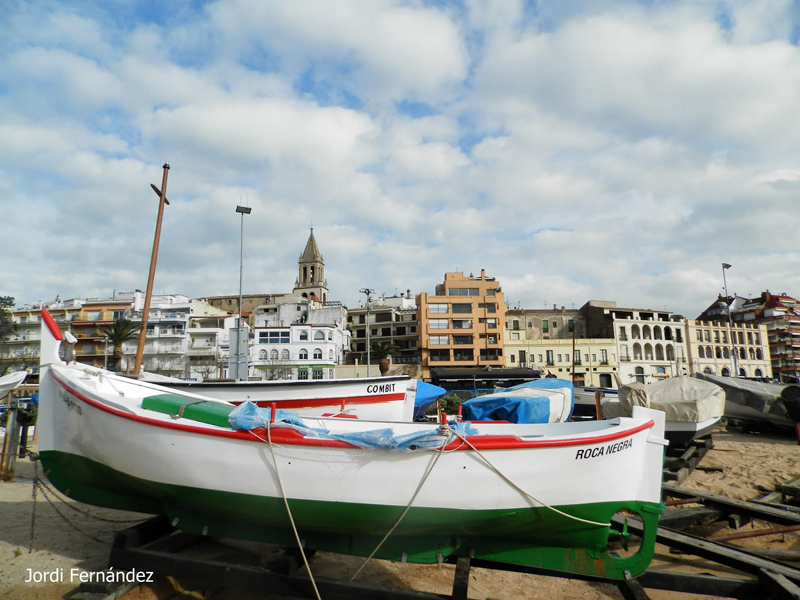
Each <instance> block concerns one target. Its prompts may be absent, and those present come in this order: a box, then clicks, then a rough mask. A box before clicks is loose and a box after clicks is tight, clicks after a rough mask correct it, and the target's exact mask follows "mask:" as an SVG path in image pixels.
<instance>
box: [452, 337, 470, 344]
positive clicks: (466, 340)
mask: <svg viewBox="0 0 800 600" xmlns="http://www.w3.org/2000/svg"><path fill="white" fill-rule="evenodd" d="M453 344H460V345H462V346H463V345H465V344H466V345H472V336H471V335H454V336H453Z"/></svg>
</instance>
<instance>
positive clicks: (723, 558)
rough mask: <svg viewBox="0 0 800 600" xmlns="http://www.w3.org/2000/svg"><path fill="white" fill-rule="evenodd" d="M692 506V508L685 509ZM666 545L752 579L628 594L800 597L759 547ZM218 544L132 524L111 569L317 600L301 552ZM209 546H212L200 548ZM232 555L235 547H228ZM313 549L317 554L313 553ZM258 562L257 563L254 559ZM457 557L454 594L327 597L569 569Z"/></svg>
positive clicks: (764, 510) (650, 583)
mask: <svg viewBox="0 0 800 600" xmlns="http://www.w3.org/2000/svg"><path fill="white" fill-rule="evenodd" d="M666 488H667V489H666V492H665V493H666V494H667V495H672V494H675V495H676V496H678V497H682V496H684V495H685V494H688V493H689V492H694V490H684V489H681V488H679V487H678V486H671V485H669V484H667V486H666ZM705 496H706V497H704V498H699V500H700V501H702V502H709V503H710V504H713V505H717V506H720V507H722V508H723V510H720V509H712V510H715V511H716V512H717V514H719V515H724V514H728V512H729V511H732V510H736V511H738V512H749V513H750V514H751V516H753V517H755V516H757V517H758V518H759V519H765V520H771V521H773V522H776V523H798V522H800V515H796V514H791V513H789V512H788V511H781V510H780V509H775V508H774V507H763V506H759V505H757V504H755V503H750V502H742V501H736V500H732V499H729V498H724V497H721V496H714V495H712V494H706V495H705ZM681 510H692V509H681ZM626 521H627V523H626V525H625V527H626V528H627V530H628V532H629V533H633V534H634V535H640V534H641V533H642V531H641V522H640V521H638V520H637V519H635V518H630V517H629V518H627V519H626ZM615 525H616V527H617V528H618V529H619V530H622V528H623V523H622V521H621V520H619V519H615ZM657 537H658V542H659V543H661V544H664V545H666V546H668V547H670V548H672V549H675V550H678V551H680V552H683V553H686V554H691V555H694V556H698V557H701V558H704V559H706V560H709V561H712V562H716V563H718V564H720V565H725V566H728V567H732V568H734V569H737V570H739V571H742V572H743V573H745V574H747V575H750V577H744V578H743V577H720V576H717V575H708V574H692V573H680V572H673V571H665V570H659V569H648V570H647V571H645V572H644V573H642V574H641V575H639V576H638V577H636V578H635V579H633V578H630V579H628V580H623V581H619V582H617V586H618V588H619V589H620V592H621V593H622V595H623V597H625V598H626V599H632V600H646V599H647V598H649V596H648V595H647V591H646V590H647V589H648V588H649V589H659V590H667V591H673V592H679V593H693V594H705V595H714V596H725V597H730V598H741V599H749V598H757V597H760V598H763V599H764V600H769V599H775V600H778V599H783V598H787V599H788V598H793V599H797V598H800V568H797V567H794V566H791V565H789V564H786V563H784V562H780V561H779V560H774V559H770V558H767V557H764V556H760V555H758V554H756V553H754V552H750V551H746V550H742V549H739V548H732V547H730V546H727V545H724V544H720V543H716V542H713V541H710V540H707V539H703V538H698V537H696V536H691V535H688V534H685V533H681V532H679V531H675V530H673V529H668V528H666V527H659V528H658V532H657ZM217 543H218V542H217V541H216V540H214V539H213V538H209V537H205V536H201V535H196V534H188V533H185V532H180V531H177V530H175V529H173V528H172V526H171V525H170V523H169V522H168V520H167V519H165V518H155V519H152V520H150V521H147V522H145V523H142V524H139V525H137V526H135V527H132V528H130V529H126V530H124V531H121V532H119V533H118V534H117V535H116V537H115V539H114V544H113V547H112V550H111V556H110V560H109V566H111V567H113V568H115V569H118V570H129V569H136V570H137V571H152V572H154V573H155V574H156V575H161V576H166V575H169V576H172V577H177V578H179V579H181V580H186V581H189V582H191V583H192V584H194V585H199V586H202V587H204V588H206V589H224V588H234V589H240V590H245V591H253V592H260V593H262V594H263V593H264V592H265V591H268V592H269V593H270V594H275V595H281V596H288V597H298V598H313V597H314V591H313V588H312V585H311V580H310V579H309V578H308V577H307V575H306V574H305V573H303V572H301V571H299V566H300V565H301V564H302V563H301V561H300V559H299V553H298V552H297V551H296V550H295V549H284V553H283V555H282V556H280V557H279V558H277V559H275V560H273V561H272V562H271V563H269V564H268V565H266V566H253V565H251V564H247V561H241V562H230V561H223V560H219V559H218V558H206V556H209V557H211V556H218V555H219V554H220V553H219V548H218V547H217V548H215V546H214V545H215V544H217ZM203 545H205V546H207V548H206V551H205V552H203V551H202V550H198V547H199V546H203ZM226 554H227V555H230V549H229V548H228V549H227V551H226ZM307 554H313V551H307ZM250 562H252V560H251V561H250ZM449 562H455V563H456V569H455V571H454V575H453V588H452V593H451V594H450V595H441V594H433V593H428V592H419V591H415V590H402V589H397V588H385V587H382V586H376V585H373V584H368V583H362V582H358V581H348V580H345V579H335V578H327V577H318V576H317V577H315V581H316V585H317V588H318V590H319V592H320V596H321V597H322V598H325V599H326V600H345V599H354V600H358V599H361V598H364V599H366V598H370V599H372V598H385V599H388V600H444V599H447V598H450V599H452V600H466V599H467V598H468V592H469V590H468V586H469V573H470V568H471V567H473V566H474V567H479V568H483V569H493V570H496V571H509V572H518V573H529V574H534V575H545V576H557V577H565V576H567V575H565V573H563V572H558V571H552V570H548V569H543V568H540V567H529V566H523V565H516V564H504V563H498V562H494V561H486V560H481V559H474V558H469V557H460V558H457V559H453V560H452V561H449ZM569 577H571V578H573V579H576V580H584V581H597V582H600V581H604V582H606V583H608V579H603V578H599V577H594V576H591V575H581V574H573V575H569Z"/></svg>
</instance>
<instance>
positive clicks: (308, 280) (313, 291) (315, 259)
mask: <svg viewBox="0 0 800 600" xmlns="http://www.w3.org/2000/svg"><path fill="white" fill-rule="evenodd" d="M297 264H298V268H299V273H298V276H297V281H295V285H294V290H292V292H293V293H295V294H297V295H299V296H302V297H303V298H308V299H309V300H310V299H312V298H313V299H314V300H316V301H317V302H323V303H324V302H327V301H328V282H327V281H325V261H324V260H322V254H320V252H319V248H318V247H317V240H316V239H314V228H313V227H312V228H311V234H310V235H309V236H308V241H307V242H306V249H305V250H304V251H303V253H302V254H301V255H300V260H299V261H297Z"/></svg>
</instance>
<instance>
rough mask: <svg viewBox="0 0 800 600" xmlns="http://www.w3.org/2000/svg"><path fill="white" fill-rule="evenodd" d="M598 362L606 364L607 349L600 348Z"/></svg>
mask: <svg viewBox="0 0 800 600" xmlns="http://www.w3.org/2000/svg"><path fill="white" fill-rule="evenodd" d="M600 364H602V365H607V364H608V350H600Z"/></svg>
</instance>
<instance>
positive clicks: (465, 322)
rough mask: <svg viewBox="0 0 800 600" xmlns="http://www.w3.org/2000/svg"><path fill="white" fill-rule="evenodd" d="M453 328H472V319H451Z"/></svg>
mask: <svg viewBox="0 0 800 600" xmlns="http://www.w3.org/2000/svg"><path fill="white" fill-rule="evenodd" d="M453 329H472V319H453Z"/></svg>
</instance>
